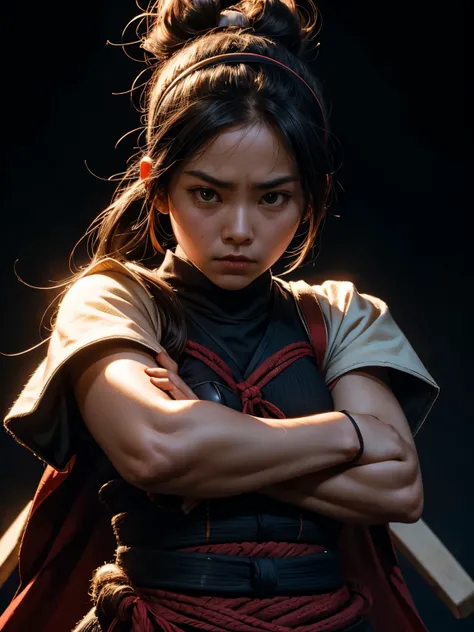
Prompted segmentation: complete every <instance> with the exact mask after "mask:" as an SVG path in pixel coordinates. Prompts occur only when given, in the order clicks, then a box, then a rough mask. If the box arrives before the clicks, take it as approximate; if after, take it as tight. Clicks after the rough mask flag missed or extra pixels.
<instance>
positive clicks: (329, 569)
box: [116, 546, 344, 597]
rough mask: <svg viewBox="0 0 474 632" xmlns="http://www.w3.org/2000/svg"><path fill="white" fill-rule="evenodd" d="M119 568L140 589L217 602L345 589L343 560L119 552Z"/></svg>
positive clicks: (322, 555)
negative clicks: (218, 598) (193, 595)
mask: <svg viewBox="0 0 474 632" xmlns="http://www.w3.org/2000/svg"><path fill="white" fill-rule="evenodd" d="M116 562H117V564H118V565H119V566H121V567H122V568H123V569H124V570H125V572H126V573H127V574H128V576H129V577H130V579H131V580H132V582H133V583H134V584H135V585H137V586H142V587H146V588H158V589H162V590H170V591H175V592H189V593H197V594H205V595H216V596H226V597H229V596H236V597H239V596H240V597H244V596H255V597H274V596H275V597H276V596H278V595H281V596H283V595H284V596H291V595H312V594H317V593H325V592H329V591H332V590H336V589H338V588H341V587H342V586H343V585H344V579H343V574H342V565H341V557H340V554H339V553H338V552H333V551H327V552H323V553H316V554H312V555H305V556H302V557H288V558H256V557H243V556H242V557H241V556H231V555H214V554H207V553H194V552H189V551H161V550H156V549H155V550H154V549H139V548H129V547H126V546H120V547H118V549H117V554H116Z"/></svg>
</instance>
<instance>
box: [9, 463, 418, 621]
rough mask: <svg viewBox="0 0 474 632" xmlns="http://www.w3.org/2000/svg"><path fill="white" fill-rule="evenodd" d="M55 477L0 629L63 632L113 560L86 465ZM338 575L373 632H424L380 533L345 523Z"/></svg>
mask: <svg viewBox="0 0 474 632" xmlns="http://www.w3.org/2000/svg"><path fill="white" fill-rule="evenodd" d="M80 460H81V459H80V458H79V457H78V458H76V459H74V460H73V461H72V462H71V465H70V468H69V471H68V472H66V473H58V472H56V471H55V470H54V469H53V468H51V467H50V466H48V467H47V468H46V471H45V473H44V475H43V477H42V479H41V482H40V485H39V487H38V490H37V492H36V495H35V499H34V502H33V507H32V510H31V513H30V516H29V520H28V523H27V528H26V531H25V534H24V536H23V541H22V545H21V552H20V576H21V586H20V588H19V590H18V592H17V595H16V597H15V598H14V599H13V601H12V602H11V604H10V605H9V607H8V608H7V609H6V611H5V612H4V613H3V615H2V616H1V617H0V630H1V632H26V630H32V629H34V630H35V632H71V630H72V629H73V628H74V626H75V625H76V623H77V622H78V621H79V620H80V619H81V618H82V617H83V616H84V615H85V614H86V612H87V611H88V610H89V609H90V608H91V603H90V601H89V599H88V590H89V583H90V579H91V577H92V573H93V571H94V569H96V568H97V567H98V566H101V565H102V564H103V563H105V562H110V561H112V560H113V557H114V549H115V538H114V536H113V533H112V528H111V526H110V520H109V516H108V515H107V513H106V511H105V508H104V507H102V506H101V505H100V503H99V501H98V498H97V484H98V481H97V477H96V476H94V475H90V469H89V476H88V475H87V466H89V468H90V461H89V460H87V459H84V461H86V462H85V463H82V464H81V463H80ZM341 549H342V553H343V559H344V560H345V563H346V577H347V578H350V579H353V580H356V581H359V582H362V583H364V584H365V585H366V586H367V587H368V588H369V590H370V592H371V594H372V597H373V608H372V616H371V620H372V626H373V628H374V632H426V628H425V627H424V625H423V623H422V622H421V620H420V618H419V616H418V614H417V612H416V609H415V606H414V604H413V601H412V599H411V597H410V595H409V592H408V589H407V587H406V585H405V583H404V581H403V578H402V575H401V571H400V568H399V566H398V563H397V559H396V556H395V553H394V550H393V546H392V543H391V539H390V535H389V531H388V528H387V527H386V526H384V525H381V526H375V527H361V526H353V525H346V526H345V527H344V531H343V536H342V540H341Z"/></svg>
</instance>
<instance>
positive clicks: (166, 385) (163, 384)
mask: <svg viewBox="0 0 474 632" xmlns="http://www.w3.org/2000/svg"><path fill="white" fill-rule="evenodd" d="M150 382H151V383H152V384H153V386H156V387H157V388H159V389H161V390H162V391H164V392H165V393H168V395H170V397H172V398H173V399H176V400H178V399H189V397H188V396H187V395H186V394H185V393H182V392H181V391H180V390H179V388H177V387H176V386H175V385H174V384H172V383H171V382H170V381H169V380H168V379H166V378H156V377H151V378H150Z"/></svg>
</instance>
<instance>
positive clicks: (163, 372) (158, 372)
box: [145, 367, 168, 377]
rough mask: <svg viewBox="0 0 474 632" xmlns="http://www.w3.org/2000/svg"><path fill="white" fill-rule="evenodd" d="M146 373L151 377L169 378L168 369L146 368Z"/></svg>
mask: <svg viewBox="0 0 474 632" xmlns="http://www.w3.org/2000/svg"><path fill="white" fill-rule="evenodd" d="M145 373H146V374H147V375H149V376H150V377H168V369H163V368H161V367H146V368H145Z"/></svg>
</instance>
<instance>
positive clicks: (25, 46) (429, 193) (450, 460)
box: [0, 0, 474, 632]
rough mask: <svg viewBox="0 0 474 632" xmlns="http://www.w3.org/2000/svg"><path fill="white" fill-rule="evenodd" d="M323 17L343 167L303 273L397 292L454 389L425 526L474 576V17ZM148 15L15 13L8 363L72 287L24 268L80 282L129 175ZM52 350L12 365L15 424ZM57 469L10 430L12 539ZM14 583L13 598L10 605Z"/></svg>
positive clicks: (431, 463)
mask: <svg viewBox="0 0 474 632" xmlns="http://www.w3.org/2000/svg"><path fill="white" fill-rule="evenodd" d="M319 6H320V8H321V10H322V13H323V18H324V22H323V27H322V31H321V34H320V37H319V39H320V41H321V49H320V53H319V57H318V59H317V60H316V61H315V62H314V64H313V67H314V69H315V71H316V72H317V73H318V74H319V76H320V77H321V79H322V81H323V83H324V86H325V89H326V90H327V93H328V94H329V95H330V102H331V107H332V113H331V122H332V127H333V131H334V133H335V135H336V137H337V138H338V141H339V144H340V155H341V157H342V166H341V168H340V170H339V173H338V180H339V183H340V186H339V201H338V204H337V206H336V207H334V208H333V209H332V214H331V215H330V216H329V218H328V220H327V222H326V226H325V230H324V233H323V240H322V248H321V250H320V254H319V257H318V259H317V261H316V265H315V266H314V267H312V266H309V267H306V268H304V269H302V270H301V271H300V273H299V274H300V276H304V277H305V278H307V279H310V278H311V279H314V280H315V281H322V280H324V279H327V278H336V279H348V280H351V281H353V282H354V283H355V284H356V285H357V287H358V289H359V290H360V291H363V292H368V293H370V294H374V295H377V296H380V297H381V298H383V299H384V300H385V301H386V302H387V303H388V304H389V307H390V308H391V311H392V314H393V315H394V317H395V319H396V321H397V322H398V324H399V325H400V326H401V327H402V329H403V330H404V331H405V333H406V335H407V336H408V338H409V340H410V342H411V343H412V345H413V346H414V347H415V349H416V350H417V352H418V354H419V355H420V357H421V358H422V360H423V361H424V363H425V364H426V366H427V368H428V370H429V371H430V372H431V373H432V375H433V376H434V378H435V379H436V381H437V382H438V383H439V384H440V386H441V396H440V398H439V399H438V402H437V403H436V405H435V407H434V409H433V411H432V413H431V415H430V416H429V419H428V422H427V423H426V424H425V425H424V426H423V428H422V430H421V431H420V433H419V435H418V436H417V446H418V450H419V455H420V460H421V465H422V470H423V476H424V482H425V511H424V516H423V518H424V520H425V521H426V522H427V524H428V525H429V526H430V527H431V529H432V530H433V531H434V532H435V533H436V534H437V535H438V536H439V537H440V538H441V539H442V541H443V542H444V543H445V545H446V546H447V547H448V548H449V549H450V550H451V551H452V552H453V554H454V555H455V556H456V558H457V559H458V560H459V561H460V562H461V564H462V565H463V566H464V567H465V569H466V570H467V572H468V573H469V574H470V575H473V576H474V541H473V538H472V533H473V532H474V508H473V506H474V503H473V502H472V499H473V495H472V483H473V478H474V464H473V460H472V446H473V443H474V428H473V423H472V412H471V410H472V408H471V406H470V400H471V395H470V390H469V389H470V385H472V379H473V372H472V368H471V362H470V360H471V351H472V338H471V330H470V329H469V325H470V317H471V314H472V309H471V304H470V300H471V297H470V293H471V283H470V281H471V278H472V277H471V275H470V270H471V267H470V265H469V263H470V256H468V255H470V254H471V253H470V252H468V246H469V245H470V244H471V235H470V234H469V231H468V225H467V217H468V212H467V211H468V193H467V186H466V181H467V179H468V173H469V167H470V159H469V153H470V149H471V146H472V144H471V140H472V138H471V133H472V126H471V124H470V121H468V116H467V112H468V111H469V109H470V108H469V106H468V103H469V102H470V100H469V97H470V96H471V95H470V94H468V90H469V89H470V83H469V82H468V81H467V79H465V75H466V76H467V73H466V70H467V69H466V68H465V55H466V51H465V41H464V25H465V24H466V23H467V19H468V16H467V14H466V12H465V9H464V7H463V4H462V3H461V2H460V1H459V0H451V1H450V2H449V3H445V4H444V5H443V7H442V9H441V5H440V8H436V7H435V6H434V5H433V4H432V3H431V2H427V1H426V0H420V1H418V2H401V3H398V4H394V3H385V2H365V3H361V2H357V3H356V2H351V1H350V0H347V1H335V0H333V1H332V2H330V1H322V2H321V3H320V4H319ZM136 13H137V9H136V7H135V3H134V2H133V1H132V0H122V1H121V2H117V0H116V1H115V2H112V1H111V0H108V1H107V0H94V1H92V0H83V2H80V3H75V4H74V5H71V6H69V5H64V4H63V3H59V2H58V1H57V0H54V1H53V2H49V3H33V2H32V1H31V0H27V1H26V2H23V3H21V5H20V4H19V3H18V4H17V5H15V6H13V4H12V3H9V5H8V8H7V7H2V32H3V33H2V38H1V46H2V48H3V50H2V58H1V59H2V62H1V63H2V67H1V74H2V105H3V107H2V112H3V113H2V117H3V120H2V136H3V142H2V149H3V151H2V158H3V159H4V164H3V171H2V175H3V177H2V179H1V194H0V195H1V205H0V209H1V217H2V224H1V226H2V228H1V236H2V245H3V247H2V249H1V253H0V256H1V262H0V271H1V274H2V290H3V306H2V307H3V309H2V318H3V326H2V330H1V336H0V351H1V352H3V353H15V352H18V351H21V350H24V349H26V348H28V347H30V346H32V345H35V344H37V343H38V342H39V341H40V339H41V338H40V331H39V323H40V320H41V317H42V315H43V313H44V311H45V309H46V307H47V305H48V303H49V302H50V301H51V300H52V299H53V298H54V296H55V294H56V292H55V291H51V290H48V291H40V290H34V289H30V288H28V287H26V286H25V285H24V284H22V283H20V282H19V281H18V280H17V279H16V277H15V273H14V263H15V261H16V260H18V266H17V270H18V273H19V274H20V276H21V277H22V278H23V279H24V280H25V281H26V282H27V283H30V284H32V285H40V286H50V285H51V282H52V281H60V280H62V279H64V278H65V277H66V276H67V275H68V273H69V268H68V255H69V252H70V251H71V249H72V247H73V246H74V244H75V243H76V241H77V240H78V239H79V237H80V236H81V235H82V234H83V233H84V232H85V230H86V228H87V226H88V224H89V222H90V221H91V220H92V218H93V217H94V215H95V214H97V212H98V211H99V210H101V209H102V208H103V207H104V206H105V205H106V203H107V201H108V200H109V198H110V195H111V194H112V191H113V188H114V185H113V184H112V183H110V182H106V181H104V180H103V179H102V178H107V177H109V176H110V175H112V174H114V173H117V172H120V171H122V170H123V169H124V167H125V163H126V160H127V158H128V156H129V154H130V152H131V151H132V148H133V139H132V140H128V141H126V142H124V143H123V144H120V145H119V147H118V148H117V149H115V148H114V145H115V143H116V141H117V140H118V139H119V138H120V137H121V136H122V135H123V134H124V133H126V132H128V131H129V130H130V129H132V128H134V127H137V126H138V125H139V116H138V114H137V112H136V110H135V109H134V107H133V105H132V103H131V101H130V98H129V96H128V95H125V96H113V94H112V93H118V92H123V91H126V90H128V89H129V88H130V86H131V83H132V80H133V78H134V77H135V75H136V74H138V72H139V71H140V70H141V68H142V67H141V65H140V64H138V63H136V62H133V61H131V60H130V59H128V58H127V57H126V55H125V54H124V53H123V52H122V50H121V49H120V48H114V47H113V46H108V45H106V40H112V41H113V42H119V41H120V40H121V31H122V29H123V27H124V26H125V24H126V23H127V21H128V20H129V19H130V18H131V17H133V16H134V15H135V14H136ZM130 37H132V33H131V34H130ZM86 162H87V165H88V167H89V169H90V170H91V171H92V172H93V173H94V174H95V175H91V173H90V172H89V171H88V169H87V167H86ZM336 215H338V216H339V217H336ZM43 353H44V347H43V349H40V350H37V351H33V352H31V353H28V354H25V355H21V356H19V357H13V358H12V357H5V356H0V371H1V381H0V383H1V388H0V408H1V410H2V412H3V414H5V413H6V412H7V409H8V407H9V406H10V405H11V404H12V402H13V399H14V398H15V397H16V395H17V394H18V392H19V390H20V388H21V386H22V385H23V384H24V383H25V381H26V380H27V378H28V377H29V375H30V374H31V372H32V371H33V369H34V368H35V366H36V365H37V363H38V362H39V361H40V359H41V357H42V354H43ZM41 473H42V466H41V464H40V463H39V461H37V460H36V459H35V458H34V457H33V456H32V455H30V454H29V453H28V452H27V451H26V450H25V449H23V448H21V447H20V446H18V445H17V444H16V443H15V442H14V441H13V440H12V439H11V438H9V437H8V436H7V435H6V433H1V434H0V499H1V505H0V533H2V532H3V531H4V529H5V528H6V527H7V525H8V524H9V523H10V521H11V520H12V519H13V518H14V517H15V516H16V514H17V513H18V512H19V511H20V510H21V508H22V507H23V506H24V505H25V504H26V502H27V501H28V500H29V499H30V498H31V496H32V494H33V492H34V489H35V487H36V484H37V482H38V479H39V477H40V475H41ZM402 564H403V569H404V572H405V577H406V579H407V581H408V584H409V588H410V590H411V592H412V594H413V597H414V599H415V602H416V604H417V606H418V608H419V610H420V612H421V614H422V617H423V618H424V620H425V623H426V625H427V627H428V629H429V630H430V632H450V631H451V630H452V631H453V632H456V631H467V630H474V616H472V617H470V618H468V619H466V620H460V621H458V620H456V619H455V618H454V617H453V615H452V614H451V613H450V612H449V610H448V609H447V607H446V606H445V605H444V604H443V603H442V602H441V601H440V600H439V599H438V598H437V597H435V595H434V593H433V592H432V591H431V589H430V588H429V587H428V585H427V584H426V583H425V581H424V580H423V579H421V578H420V576H419V575H418V574H417V573H416V572H415V571H414V570H413V569H412V568H411V567H410V566H409V565H408V564H407V563H406V562H405V561H404V560H403V559H402ZM11 588H12V586H11V584H10V585H9V586H8V587H5V588H4V590H3V593H0V611H1V610H2V609H3V607H5V605H6V601H7V599H8V598H9V596H10V593H8V590H7V589H10V590H11Z"/></svg>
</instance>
